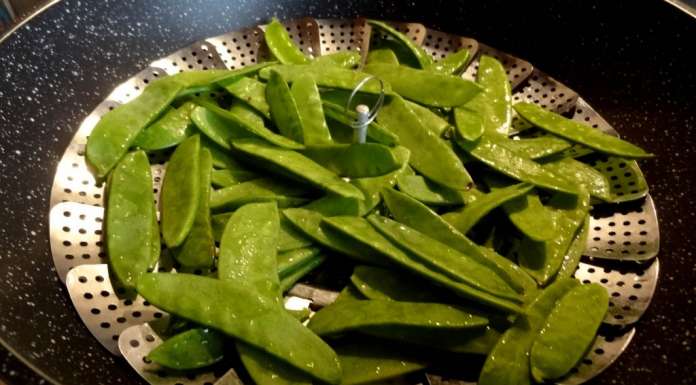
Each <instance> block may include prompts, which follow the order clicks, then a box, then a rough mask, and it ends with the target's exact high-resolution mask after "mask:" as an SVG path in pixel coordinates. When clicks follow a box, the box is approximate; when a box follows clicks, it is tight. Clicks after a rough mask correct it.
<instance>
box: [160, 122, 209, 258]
mask: <svg viewBox="0 0 696 385" xmlns="http://www.w3.org/2000/svg"><path fill="white" fill-rule="evenodd" d="M200 148H201V143H200V137H199V136H198V135H194V136H191V137H189V138H188V139H186V140H184V141H183V142H181V144H179V146H178V147H177V148H176V150H175V151H174V153H173V154H172V156H171V158H169V163H168V164H167V173H166V174H165V176H164V181H162V194H161V197H160V204H161V210H162V218H161V223H162V237H163V238H164V243H166V244H167V246H168V247H170V248H174V247H177V246H179V245H181V244H182V243H183V242H184V240H185V239H186V236H187V235H188V234H189V232H190V231H191V227H193V221H194V219H195V217H196V209H197V208H198V202H199V200H200V191H201V188H200V181H201V177H200V175H201V172H200Z"/></svg>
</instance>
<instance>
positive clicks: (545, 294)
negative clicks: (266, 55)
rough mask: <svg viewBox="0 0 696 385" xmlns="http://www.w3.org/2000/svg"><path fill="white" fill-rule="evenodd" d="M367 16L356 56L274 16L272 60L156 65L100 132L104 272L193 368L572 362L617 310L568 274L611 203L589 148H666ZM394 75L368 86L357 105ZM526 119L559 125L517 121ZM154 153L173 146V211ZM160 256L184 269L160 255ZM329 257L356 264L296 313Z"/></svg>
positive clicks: (282, 374) (266, 376)
mask: <svg viewBox="0 0 696 385" xmlns="http://www.w3.org/2000/svg"><path fill="white" fill-rule="evenodd" d="M369 24H370V25H371V27H372V28H373V30H374V31H377V33H373V37H372V41H371V44H370V47H371V48H370V51H369V52H368V53H367V54H366V57H365V60H364V62H362V60H361V56H360V55H359V54H358V53H356V52H338V53H335V54H331V55H326V56H321V57H317V58H310V57H307V56H305V55H304V54H303V53H302V52H301V51H300V50H299V48H298V47H297V46H296V45H295V44H294V43H293V41H292V40H291V38H290V37H289V35H288V32H287V30H286V28H285V27H284V26H283V25H282V24H281V23H280V22H278V21H277V20H273V21H272V22H271V23H270V24H268V25H267V27H266V29H265V44H266V45H267V47H268V50H269V52H270V54H271V56H272V58H271V59H270V60H269V61H266V62H263V63H259V64H256V65H252V66H247V67H244V68H241V69H237V70H208V71H193V72H181V73H179V74H176V75H173V76H168V77H166V78H162V79H159V80H157V81H154V82H152V83H151V84H150V85H149V86H147V87H146V88H145V89H144V90H143V92H142V94H141V95H140V96H138V97H137V98H135V99H134V100H132V101H131V102H129V103H126V104H123V105H121V106H119V107H118V108H115V109H114V110H112V111H110V112H109V113H107V114H106V115H104V116H103V117H102V119H101V120H100V121H99V123H98V124H97V125H96V127H95V128H94V130H93V132H92V133H91V135H90V136H89V138H88V142H87V147H86V155H87V158H88V161H89V163H90V165H91V167H92V168H93V170H94V173H95V174H96V175H97V176H98V177H99V178H102V179H105V180H106V181H107V183H108V195H107V202H106V221H105V240H106V247H107V252H108V258H109V263H110V268H111V271H112V273H113V275H114V277H115V279H117V280H118V282H119V285H121V286H122V287H124V288H125V289H127V290H128V293H130V294H135V293H137V294H139V295H141V296H143V297H144V298H145V299H146V300H147V301H149V302H150V303H152V304H153V305H155V306H157V307H159V308H161V309H163V310H165V311H167V312H169V313H170V314H171V318H170V325H169V326H168V327H167V328H165V329H164V330H163V332H162V333H163V337H164V338H165V341H164V342H163V343H162V344H161V345H159V346H158V347H156V348H155V349H154V350H153V351H152V352H150V354H149V356H148V358H149V359H151V360H152V361H153V362H155V363H157V364H160V365H161V366H163V367H165V368H170V369H173V370H177V371H186V370H196V369H200V368H204V367H207V366H210V365H213V364H216V363H218V362H220V361H221V360H223V359H224V358H225V357H227V358H230V357H232V358H233V357H238V358H239V360H240V361H241V363H242V365H243V367H244V370H243V372H244V373H245V375H247V376H248V378H250V379H251V380H252V381H253V382H255V383H257V384H260V385H266V384H289V383H306V384H310V383H326V384H334V385H337V384H345V385H350V384H362V383H370V382H375V381H381V380H386V379H393V378H397V377H400V376H404V375H406V374H408V373H411V372H415V371H419V370H423V369H425V368H429V367H431V366H433V365H436V364H437V365H438V366H441V365H443V363H451V364H452V365H454V366H456V365H457V362H461V361H463V360H469V359H470V357H471V355H472V354H474V355H483V356H486V357H487V358H486V359H485V362H484V363H483V366H482V367H481V369H480V374H479V380H478V383H479V384H480V385H524V384H530V383H532V382H545V381H548V380H556V379H559V378H562V377H563V376H565V375H567V374H568V373H569V371H570V370H571V369H572V368H573V367H574V366H575V365H576V364H577V363H578V361H579V360H580V359H581V358H582V357H583V355H584V353H585V352H586V350H587V349H588V347H589V346H590V344H591V343H592V341H593V340H594V338H595V335H596V333H597V330H598V328H599V326H600V324H601V322H602V319H603V318H604V315H605V313H606V311H607V307H608V296H607V292H606V291H605V289H604V288H603V287H602V286H599V285H597V284H581V283H580V282H578V281H576V280H575V279H573V278H572V274H573V272H574V271H575V269H576V267H577V265H578V263H579V261H580V257H581V255H582V252H583V250H584V246H585V243H586V237H587V233H588V229H587V226H588V223H589V220H588V213H589V211H590V209H591V207H592V205H593V204H596V203H600V202H613V201H615V200H616V198H617V197H615V196H613V195H612V193H611V189H610V182H609V181H608V180H607V177H606V176H604V175H603V174H601V173H600V172H598V171H597V170H595V169H594V168H592V167H591V166H590V165H589V164H588V161H587V159H588V158H589V157H592V156H593V155H594V154H606V155H608V156H613V157H620V158H623V159H640V158H648V157H650V156H651V154H649V153H647V152H645V151H644V150H642V149H641V148H639V147H637V146H635V145H632V144H630V143H628V142H626V141H624V140H621V139H619V138H617V137H614V136H609V135H606V134H604V133H602V132H600V131H598V130H595V129H593V128H591V127H588V126H586V125H584V124H582V123H579V122H576V121H573V120H570V119H568V118H566V117H564V116H561V115H558V114H556V113H554V112H550V111H546V110H544V109H542V108H541V107H539V106H537V105H535V104H530V103H524V102H520V103H517V104H514V105H513V104H512V98H511V86H510V83H509V81H508V79H507V76H506V73H505V69H504V68H503V66H502V65H501V63H500V62H498V61H497V60H496V59H495V58H493V57H490V56H486V55H482V56H480V60H479V64H478V75H477V78H476V81H468V80H465V79H463V78H462V77H461V76H459V75H460V74H461V72H462V71H463V70H464V69H465V68H466V66H467V65H468V64H469V61H470V60H471V59H472V57H471V55H470V52H469V51H467V50H466V49H462V50H459V51H457V52H453V53H452V54H450V55H449V56H447V57H445V58H443V59H441V60H439V61H434V60H433V59H432V58H431V56H430V55H428V54H427V53H425V52H424V51H423V50H422V48H420V47H418V46H416V45H414V44H413V43H412V41H411V40H410V39H408V38H407V37H405V36H404V35H402V34H401V33H399V32H398V31H396V30H395V29H393V28H392V27H390V26H389V25H388V24H385V23H383V22H380V21H375V20H370V21H369ZM369 76H376V77H377V78H379V79H381V80H382V81H383V85H384V91H385V92H386V102H385V104H384V106H383V108H382V109H381V110H380V111H379V114H378V117H377V120H376V121H375V122H372V123H370V125H369V127H368V130H367V142H365V143H354V142H353V128H352V127H351V122H352V121H354V120H355V118H356V116H355V113H354V112H352V110H350V109H347V108H345V106H346V103H347V101H348V97H349V95H350V93H351V91H352V90H353V89H354V88H355V87H356V85H358V84H359V83H360V82H361V81H363V80H364V79H366V78H367V77H369ZM381 90H382V87H380V84H379V83H378V82H376V81H369V82H367V83H366V84H365V87H363V88H362V89H361V90H360V92H359V93H357V97H356V100H357V102H360V103H364V104H366V105H372V103H373V102H374V101H375V99H376V98H377V97H378V94H379V93H380V91H381ZM514 114H517V116H519V117H520V118H521V119H524V120H526V121H528V122H529V123H530V124H531V125H532V126H533V127H536V128H535V129H536V130H537V131H538V132H542V133H544V135H543V136H538V135H535V136H529V137H525V133H524V132H523V133H521V134H520V135H519V136H518V137H516V138H514V139H513V138H511V136H510V132H511V121H512V119H513V115H514ZM574 146H575V147H577V146H582V147H583V148H585V149H586V151H583V152H582V154H583V156H582V157H579V158H577V159H576V158H573V157H572V156H571V155H572V154H576V153H577V152H569V151H568V150H569V149H571V147H574ZM588 153H589V155H587V154H588ZM153 154H156V155H158V156H162V155H164V156H166V157H167V158H168V161H167V167H166V174H165V176H164V180H163V183H162V191H161V197H160V201H159V208H158V207H156V205H155V201H154V200H153V185H152V177H151V172H150V162H149V155H153ZM158 211H159V213H160V215H159V218H158ZM162 242H163V243H164V245H165V246H166V247H162V245H161V243H162ZM216 246H217V247H216ZM161 250H165V251H163V252H161ZM165 253H166V256H167V257H171V258H173V259H174V260H175V261H176V271H171V272H153V268H154V267H155V266H156V265H157V263H158V262H159V261H160V260H161V258H164V256H165V255H163V254H165ZM161 254H162V255H161ZM334 261H340V263H341V266H344V268H345V269H347V270H349V271H347V272H346V277H349V280H348V282H347V284H346V285H345V286H344V288H343V290H342V291H341V292H340V294H339V296H338V298H337V300H336V301H335V302H334V303H332V304H330V305H328V306H326V307H324V308H322V309H320V310H319V311H317V312H316V313H314V314H313V315H312V316H311V318H310V317H309V314H308V312H292V311H287V310H285V309H284V306H283V295H284V294H285V293H286V292H287V291H288V290H289V289H290V288H291V287H292V286H293V285H294V284H295V283H296V282H298V281H299V280H302V279H306V277H307V276H308V275H310V276H311V275H312V274H315V275H316V274H317V271H321V270H322V268H323V266H325V265H327V264H331V263H332V262H334ZM127 295H129V294H127ZM233 361H234V359H233ZM238 369H239V370H240V371H241V368H238Z"/></svg>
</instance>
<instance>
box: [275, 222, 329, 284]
mask: <svg viewBox="0 0 696 385" xmlns="http://www.w3.org/2000/svg"><path fill="white" fill-rule="evenodd" d="M278 230H279V231H278V233H279V234H280V226H278ZM320 252H321V249H319V248H318V247H301V248H298V249H293V250H287V251H285V252H279V253H278V257H277V265H278V276H279V277H280V278H283V277H286V276H288V275H290V274H292V273H293V272H295V271H296V270H298V269H299V268H301V267H302V265H304V264H305V263H307V261H309V260H311V259H312V258H313V257H314V256H317V255H319V253H320Z"/></svg>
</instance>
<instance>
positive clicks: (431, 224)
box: [382, 189, 536, 296]
mask: <svg viewBox="0 0 696 385" xmlns="http://www.w3.org/2000/svg"><path fill="white" fill-rule="evenodd" d="M382 196H383V198H384V203H385V204H386V205H387V208H388V209H389V212H390V213H391V215H393V216H394V218H395V219H396V220H397V221H399V222H401V223H403V224H405V225H407V226H410V227H412V228H414V229H416V230H418V231H420V232H422V233H423V234H426V235H428V236H430V237H432V238H434V239H436V240H438V241H440V242H442V243H444V244H446V245H448V246H449V247H452V248H454V249H456V250H458V251H459V252H461V253H463V254H465V255H468V256H469V257H471V258H474V259H476V260H477V261H478V262H479V263H481V264H484V265H486V266H488V267H489V268H491V269H492V270H494V271H496V272H497V273H498V274H499V275H500V276H501V277H503V278H504V279H505V281H506V282H507V283H508V284H509V285H510V286H511V287H513V288H514V289H515V290H516V291H518V292H521V293H524V294H525V295H526V296H528V295H529V294H530V293H533V292H535V291H536V283H535V282H534V281H533V280H532V279H531V278H530V277H529V275H527V274H526V273H525V272H524V271H522V270H521V269H520V268H519V267H518V266H517V265H516V264H515V263H513V262H512V261H510V260H509V259H507V258H505V257H503V256H501V255H498V254H497V253H496V252H494V251H492V250H490V249H488V248H485V247H481V246H479V245H477V244H476V243H474V242H473V241H471V240H470V239H469V238H467V237H466V236H464V235H463V234H462V233H460V232H459V231H457V229H455V228H454V227H452V226H451V225H450V224H449V223H447V222H445V221H444V220H443V219H442V218H441V217H440V216H439V215H437V214H436V213H435V212H434V211H432V210H431V209H430V208H428V207H427V206H425V205H424V204H422V203H420V202H418V201H416V200H415V199H413V198H410V197H409V196H407V195H406V194H403V193H400V192H398V191H396V190H393V189H384V190H383V191H382Z"/></svg>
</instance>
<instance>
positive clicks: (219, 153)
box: [201, 136, 242, 169]
mask: <svg viewBox="0 0 696 385" xmlns="http://www.w3.org/2000/svg"><path fill="white" fill-rule="evenodd" d="M201 148H205V149H207V150H208V151H210V155H211V156H212V157H213V167H215V168H216V169H237V168H241V167H242V166H241V165H240V164H239V162H238V161H236V160H235V159H234V158H232V157H231V156H230V155H229V151H227V150H225V149H224V148H222V147H220V146H219V145H217V144H216V143H215V142H213V141H212V140H210V139H208V137H206V136H203V137H202V138H201Z"/></svg>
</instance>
